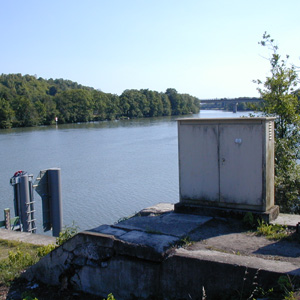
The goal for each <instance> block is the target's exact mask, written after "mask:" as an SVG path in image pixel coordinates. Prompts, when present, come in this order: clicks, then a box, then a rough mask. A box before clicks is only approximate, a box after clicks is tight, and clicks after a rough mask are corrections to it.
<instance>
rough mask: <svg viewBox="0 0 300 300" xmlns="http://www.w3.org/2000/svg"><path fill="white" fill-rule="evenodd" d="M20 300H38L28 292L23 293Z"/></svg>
mask: <svg viewBox="0 0 300 300" xmlns="http://www.w3.org/2000/svg"><path fill="white" fill-rule="evenodd" d="M22 299H23V300H38V298H36V297H35V296H34V294H32V292H28V291H25V292H24V293H22Z"/></svg>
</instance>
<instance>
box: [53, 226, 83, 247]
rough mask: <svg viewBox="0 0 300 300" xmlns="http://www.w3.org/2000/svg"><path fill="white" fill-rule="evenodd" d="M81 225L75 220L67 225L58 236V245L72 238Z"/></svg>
mask: <svg viewBox="0 0 300 300" xmlns="http://www.w3.org/2000/svg"><path fill="white" fill-rule="evenodd" d="M78 229H79V227H78V226H77V225H75V223H74V222H73V223H72V225H71V226H65V227H64V228H63V230H62V231H61V232H60V233H59V236H58V237H57V238H56V245H58V246H60V245H62V244H64V243H65V242H66V241H67V240H69V239H70V238H72V237H73V236H74V235H76V234H77V233H78Z"/></svg>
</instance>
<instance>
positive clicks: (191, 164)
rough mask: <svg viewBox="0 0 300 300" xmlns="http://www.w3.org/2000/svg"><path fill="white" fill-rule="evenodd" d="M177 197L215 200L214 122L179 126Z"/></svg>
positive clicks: (216, 130) (217, 193)
mask: <svg viewBox="0 0 300 300" xmlns="http://www.w3.org/2000/svg"><path fill="white" fill-rule="evenodd" d="M178 133H179V176H180V178H179V179H180V197H181V199H182V200H184V199H194V200H195V203H197V201H196V200H200V201H219V167H218V125H217V124H216V125H201V126H199V125H197V124H195V125H193V124H189V125H181V126H180V127H179V132H178Z"/></svg>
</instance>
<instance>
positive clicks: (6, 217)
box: [4, 208, 11, 230]
mask: <svg viewBox="0 0 300 300" xmlns="http://www.w3.org/2000/svg"><path fill="white" fill-rule="evenodd" d="M4 221H5V229H8V230H10V229H11V227H10V209H9V208H5V209H4Z"/></svg>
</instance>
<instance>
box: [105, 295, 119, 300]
mask: <svg viewBox="0 0 300 300" xmlns="http://www.w3.org/2000/svg"><path fill="white" fill-rule="evenodd" d="M103 300H105V299H103ZM106 300H116V298H115V297H114V295H113V294H112V293H110V294H108V296H107V299H106Z"/></svg>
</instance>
